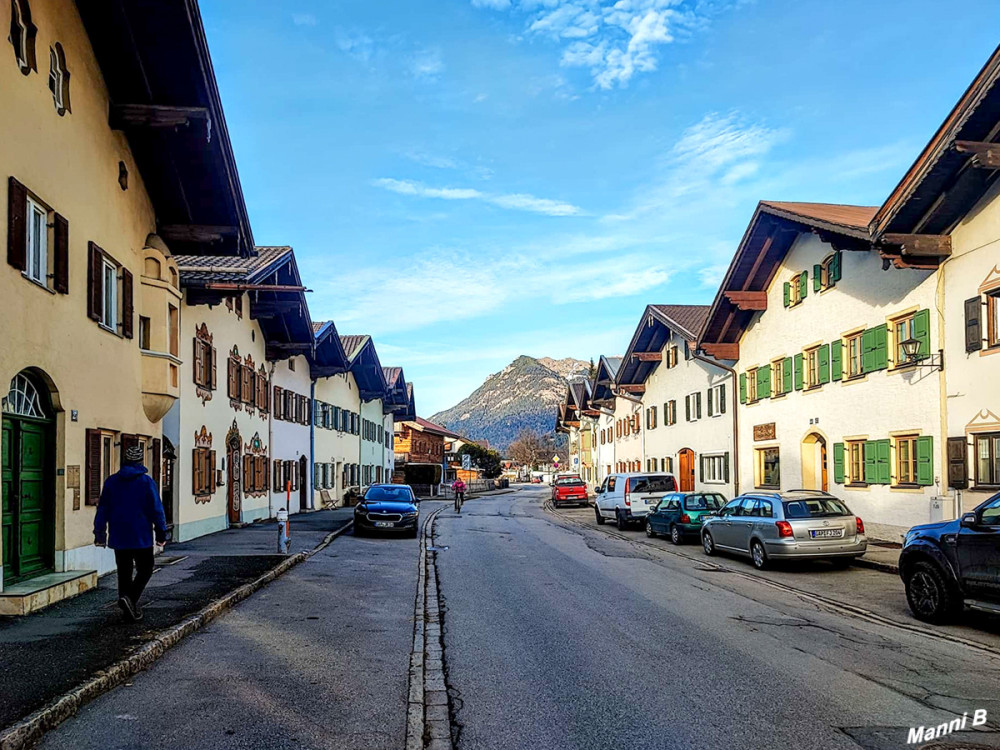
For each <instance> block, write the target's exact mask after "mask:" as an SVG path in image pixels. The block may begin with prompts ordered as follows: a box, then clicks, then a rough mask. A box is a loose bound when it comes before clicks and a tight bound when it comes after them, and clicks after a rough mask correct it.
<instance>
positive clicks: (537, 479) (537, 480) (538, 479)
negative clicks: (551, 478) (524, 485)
mask: <svg viewBox="0 0 1000 750" xmlns="http://www.w3.org/2000/svg"><path fill="white" fill-rule="evenodd" d="M531 483H532V484H541V483H542V478H541V477H532V478H531Z"/></svg>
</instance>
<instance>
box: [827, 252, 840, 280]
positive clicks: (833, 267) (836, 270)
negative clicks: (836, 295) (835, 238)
mask: <svg viewBox="0 0 1000 750" xmlns="http://www.w3.org/2000/svg"><path fill="white" fill-rule="evenodd" d="M842 259H843V253H841V252H840V251H839V250H838V251H837V252H836V253H834V254H833V260H831V261H830V286H833V285H834V284H836V283H837V282H838V281H840V274H841V265H840V263H841V260H842Z"/></svg>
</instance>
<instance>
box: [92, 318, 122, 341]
mask: <svg viewBox="0 0 1000 750" xmlns="http://www.w3.org/2000/svg"><path fill="white" fill-rule="evenodd" d="M97 327H98V328H100V329H101V330H102V331H104V332H105V333H110V334H111V335H112V336H114V337H115V338H119V339H121V338H124V336H122V335H121V334H120V333H118V331H116V330H115V329H114V328H111V327H110V326H107V325H105V324H104V323H102V322H101V321H99V320H98V321H97Z"/></svg>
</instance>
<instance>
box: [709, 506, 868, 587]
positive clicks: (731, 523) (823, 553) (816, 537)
mask: <svg viewBox="0 0 1000 750" xmlns="http://www.w3.org/2000/svg"><path fill="white" fill-rule="evenodd" d="M701 543H702V547H703V548H704V550H705V554H706V555H714V554H715V553H716V551H725V552H735V553H737V554H740V555H747V556H749V557H750V559H751V560H752V561H753V564H754V567H756V568H759V569H764V568H766V567H767V566H768V563H769V562H770V561H772V560H817V559H819V560H823V559H828V560H831V561H833V562H834V563H836V564H838V565H841V566H844V567H846V566H848V565H850V564H851V561H852V560H853V559H854V558H856V557H860V556H861V555H863V554H864V553H865V550H867V549H868V539H867V538H866V537H865V525H864V523H863V522H862V520H861V519H860V518H858V517H857V516H855V515H854V514H853V513H851V511H850V510H849V509H848V507H847V505H846V504H845V503H844V502H843V501H842V500H839V499H838V498H836V497H834V496H833V495H830V494H828V493H826V492H820V491H818V490H788V491H787V492H751V493H748V494H745V495H740V496H739V497H737V498H736V499H735V500H733V501H731V502H730V503H728V504H727V505H726V506H725V507H724V508H722V510H719V511H717V512H715V513H713V514H712V515H711V516H710V517H708V518H706V519H705V521H704V524H703V526H702V529H701Z"/></svg>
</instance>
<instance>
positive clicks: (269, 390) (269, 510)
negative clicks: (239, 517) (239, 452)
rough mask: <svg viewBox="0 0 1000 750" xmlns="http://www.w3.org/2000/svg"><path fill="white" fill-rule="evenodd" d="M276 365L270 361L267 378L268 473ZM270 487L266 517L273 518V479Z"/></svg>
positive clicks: (272, 451) (271, 461) (271, 459)
mask: <svg viewBox="0 0 1000 750" xmlns="http://www.w3.org/2000/svg"><path fill="white" fill-rule="evenodd" d="M276 364H277V363H276V362H274V360H272V361H271V372H270V373H268V376H267V397H268V399H269V400H270V402H271V408H270V409H268V410H267V450H268V457H267V465H268V469H269V471H274V367H275V365H276ZM268 484H270V485H271V486H270V487H268V488H267V517H268V518H274V503H273V501H274V477H271V481H270V482H268Z"/></svg>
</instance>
